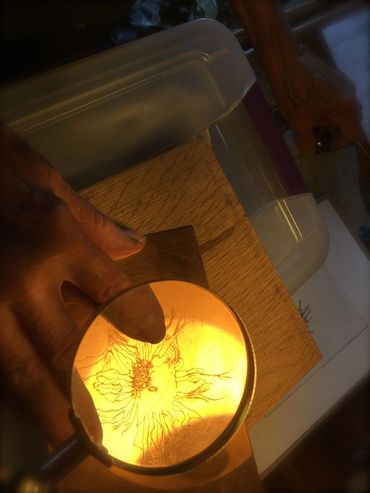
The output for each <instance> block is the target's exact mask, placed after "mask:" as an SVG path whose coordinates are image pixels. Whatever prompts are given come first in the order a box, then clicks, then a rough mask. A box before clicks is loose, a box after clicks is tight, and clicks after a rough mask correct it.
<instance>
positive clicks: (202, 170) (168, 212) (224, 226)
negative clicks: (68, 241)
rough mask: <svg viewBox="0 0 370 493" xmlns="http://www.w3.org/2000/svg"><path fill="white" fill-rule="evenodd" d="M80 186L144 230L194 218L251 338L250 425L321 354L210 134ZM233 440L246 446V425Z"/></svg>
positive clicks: (206, 260)
mask: <svg viewBox="0 0 370 493" xmlns="http://www.w3.org/2000/svg"><path fill="white" fill-rule="evenodd" d="M81 194H82V196H83V197H84V198H86V199H87V200H88V201H89V202H90V203H92V204H93V205H94V206H96V207H98V208H99V209H100V210H102V211H103V212H104V213H106V214H107V215H108V216H109V217H110V218H111V219H112V220H113V221H115V222H117V223H118V224H122V225H129V226H130V227H132V228H134V229H136V230H138V231H140V232H141V233H151V232H156V231H162V230H168V229H173V228H178V227H183V226H188V225H192V226H193V228H194V231H195V234H196V237H197V240H198V244H199V251H200V253H201V257H202V261H203V265H204V268H205V271H206V275H207V279H208V284H209V287H210V289H212V290H213V291H214V292H215V293H217V294H218V295H219V296H221V298H223V299H224V301H226V302H227V303H228V304H229V305H230V306H231V307H232V308H233V309H234V310H235V311H236V313H237V314H238V316H239V317H240V319H241V320H242V321H243V322H244V324H245V326H246V327H247V329H248V331H249V333H250V335H251V338H252V342H253V345H254V350H255V357H256V364H257V385H256V392H255V396H254V400H253V404H252V408H251V410H250V413H249V416H248V418H247V420H246V425H247V428H248V427H250V426H251V425H252V424H253V423H255V422H256V421H257V420H258V419H259V418H260V417H262V416H263V415H264V414H265V413H267V412H268V411H269V410H270V409H271V408H272V407H273V406H274V405H275V404H276V403H277V402H278V401H279V400H280V399H281V398H282V397H283V396H284V395H285V394H286V393H287V392H288V391H289V390H290V389H291V388H292V387H293V386H294V385H295V384H296V383H297V381H298V380H299V379H300V378H302V376H303V375H304V374H305V373H307V372H308V371H309V370H310V369H311V368H312V367H313V366H314V365H315V364H316V363H317V362H318V361H319V359H320V353H319V351H318V349H317V347H316V345H315V343H314V341H313V339H312V337H311V335H310V333H309V330H308V329H307V327H306V326H305V324H304V322H303V320H302V318H301V316H300V315H299V313H298V311H297V309H296V307H295V305H294V304H293V301H292V300H291V298H290V296H289V294H288V292H287V290H286V288H285V286H284V285H283V283H282V281H281V279H280V278H279V276H278V274H277V273H276V271H275V269H274V267H273V265H272V263H271V261H270V259H269V258H268V256H267V254H266V252H265V251H264V249H263V247H262V245H261V243H260V241H259V239H258V237H257V235H256V233H255V231H254V229H253V227H252V226H251V223H250V222H249V220H248V218H247V217H246V215H245V213H244V211H243V209H242V207H241V206H240V204H239V202H238V200H237V198H236V196H235V194H234V192H233V190H232V189H231V187H230V185H229V183H228V181H227V179H226V178H225V175H224V174H223V172H222V170H221V168H220V166H219V164H218V162H217V160H216V158H215V157H214V155H213V152H212V149H211V146H210V144H209V142H208V139H207V137H206V136H202V137H198V138H196V139H194V140H193V141H191V142H189V143H187V144H184V145H183V146H180V147H177V148H175V149H172V150H170V151H168V152H166V153H164V154H161V155H160V156H157V157H156V158H153V159H151V160H149V161H146V162H144V163H141V164H139V165H136V166H134V167H132V168H130V169H128V170H126V171H124V172H122V173H120V174H118V175H115V176H112V177H110V178H108V179H106V180H103V181H101V182H99V183H97V184H95V185H93V186H91V187H89V188H87V189H85V190H83V191H82V192H81ZM175 277H177V276H176V275H175ZM181 277H183V274H181V275H179V276H178V278H181ZM241 435H243V436H241ZM235 440H236V441H238V440H239V442H243V443H245V444H246V445H245V446H246V447H247V448H248V447H249V442H248V438H247V435H246V433H245V429H242V431H241V432H240V433H239V434H238V436H237V437H236V438H235ZM234 449H235V448H234ZM236 449H238V447H236ZM247 452H248V453H247ZM249 452H250V451H246V452H245V453H247V455H248V454H249ZM243 455H245V454H243ZM85 467H87V468H88V467H89V464H87V465H86V464H85ZM91 467H92V464H90V470H91ZM241 470H242V469H241ZM77 474H78V470H77ZM80 477H81V476H80ZM233 477H236V476H235V475H233ZM75 478H76V476H75ZM72 479H73V478H70V480H69V481H66V482H65V486H66V488H63V490H64V491H68V490H69V488H68V485H71V484H74V485H76V482H75V481H72V482H71V480H72ZM96 480H97V481H98V478H96ZM91 483H92V482H91V476H90V484H91ZM94 483H95V482H94ZM96 484H98V483H96ZM112 484H113V483H112ZM115 485H116V486H117V483H116V482H115ZM116 486H115V487H116ZM81 491H84V489H83V488H82V489H81ZM202 491H203V490H202Z"/></svg>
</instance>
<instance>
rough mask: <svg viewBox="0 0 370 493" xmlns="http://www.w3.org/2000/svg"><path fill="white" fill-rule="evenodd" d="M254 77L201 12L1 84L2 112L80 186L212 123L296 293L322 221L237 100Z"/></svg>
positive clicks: (231, 173) (230, 170)
mask: <svg viewBox="0 0 370 493" xmlns="http://www.w3.org/2000/svg"><path fill="white" fill-rule="evenodd" d="M254 83H255V76H254V74H253V72H252V70H251V68H250V66H249V64H248V62H247V59H246V57H245V55H244V53H243V51H242V50H241V48H240V46H239V44H238V42H237V41H236V39H235V37H234V36H233V34H232V33H231V32H230V31H229V30H228V29H226V28H225V27H224V26H222V25H221V24H219V23H217V22H215V21H210V20H199V21H195V22H192V23H188V24H184V25H182V26H179V27H177V28H174V29H171V30H168V31H164V32H161V33H159V34H156V35H153V36H150V37H148V38H144V39H141V40H139V41H136V42H134V43H131V44H129V45H125V46H121V47H117V48H114V49H112V50H108V51H106V52H103V53H100V54H98V55H94V56H92V57H89V58H86V59H83V60H81V61H78V62H75V63H72V64H70V65H66V66H63V67H60V68H58V69H56V70H53V71H51V72H48V73H45V74H42V75H40V76H37V77H34V78H32V79H29V80H26V81H23V82H21V83H18V84H14V85H11V86H9V87H6V88H4V89H2V90H1V92H0V98H1V99H0V103H1V104H0V108H1V110H0V116H1V118H2V120H4V121H5V122H6V123H7V124H9V125H10V126H11V127H12V128H14V129H15V130H16V131H17V132H18V133H19V134H21V135H22V136H23V137H24V138H25V139H26V140H27V141H28V142H29V143H30V144H31V145H32V146H33V147H34V148H35V149H36V150H38V151H39V152H40V153H41V154H43V155H44V156H45V157H46V158H47V159H48V160H49V161H50V162H51V163H53V165H54V166H55V167H57V168H58V169H59V171H60V173H61V174H62V175H63V176H64V177H65V179H66V180H67V181H68V182H69V183H70V184H71V185H72V186H74V187H75V188H78V189H80V188H83V187H85V186H87V185H89V184H91V183H94V182H96V181H97V180H99V179H102V178H104V177H106V176H109V175H112V174H114V173H116V172H119V171H122V169H124V168H126V167H128V166H130V165H132V164H134V163H136V162H139V161H142V160H144V159H147V158H149V157H151V156H153V155H155V154H158V153H160V152H162V151H164V150H165V149H168V148H170V147H173V146H175V145H178V144H181V143H183V142H186V141H188V140H189V139H191V138H192V137H194V136H196V135H198V134H199V133H200V132H201V131H202V130H204V129H207V128H209V127H210V136H211V141H212V144H213V147H214V150H215V154H216V156H217V158H218V159H219V161H220V163H221V165H222V166H223V168H224V171H225V173H226V175H227V176H228V178H229V180H230V182H231V185H232V186H233V188H234V190H235V192H236V194H237V195H238V197H239V200H240V202H241V204H242V205H243V207H244V208H245V210H246V212H247V213H248V215H249V216H250V217H252V220H253V222H254V224H255V227H256V229H257V231H258V232H259V234H260V236H261V240H262V242H263V244H264V246H265V247H266V250H267V252H268V254H269V255H270V257H271V258H272V260H273V262H274V264H275V266H276V268H277V269H278V271H279V273H280V274H281V276H282V278H283V280H284V281H285V283H286V284H287V286H288V288H289V289H290V291H291V292H293V291H294V290H295V289H296V288H297V287H298V286H299V285H300V284H302V283H303V282H304V281H305V280H306V279H307V277H309V275H310V274H312V273H313V272H314V271H315V270H316V269H317V268H318V267H319V266H320V265H321V263H322V261H323V259H324V258H325V255H326V251H327V237H326V230H325V226H324V224H323V222H322V221H321V219H320V216H319V214H318V212H317V210H316V205H315V203H314V200H313V199H312V198H308V197H307V196H305V198H303V199H298V198H295V199H292V198H289V199H287V200H285V199H286V195H287V192H286V190H285V188H284V186H283V185H282V182H281V180H280V177H279V175H278V174H277V172H276V171H275V169H274V166H273V165H272V161H271V159H270V156H269V155H268V154H267V153H266V150H265V147H264V145H263V143H262V141H261V139H260V135H259V133H258V131H257V130H256V128H255V127H254V125H253V122H252V121H251V120H250V118H249V117H248V114H247V113H246V111H245V109H244V108H243V107H242V106H241V105H240V103H241V102H242V100H243V98H244V96H245V94H246V93H247V91H248V90H249V89H250V88H251V87H252V86H253V84H254ZM238 105H239V106H238ZM233 110H235V111H233ZM280 199H283V202H281V203H280V202H276V201H277V200H280ZM302 204H304V206H303V205H302ZM288 210H289V213H288V212H287V211H288ZM283 211H285V212H284V213H283ZM308 225H309V226H308ZM298 232H299V233H298ZM281 242H282V243H281ZM293 245H294V246H293ZM283 252H284V253H283Z"/></svg>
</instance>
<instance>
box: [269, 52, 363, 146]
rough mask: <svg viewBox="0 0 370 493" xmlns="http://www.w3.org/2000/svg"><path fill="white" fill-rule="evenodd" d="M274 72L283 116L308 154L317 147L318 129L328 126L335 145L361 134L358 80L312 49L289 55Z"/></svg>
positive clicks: (275, 88)
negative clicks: (356, 89)
mask: <svg viewBox="0 0 370 493" xmlns="http://www.w3.org/2000/svg"><path fill="white" fill-rule="evenodd" d="M284 63H285V65H284V64H283V65H281V67H280V71H281V72H280V74H279V75H277V72H273V73H272V75H271V76H270V82H271V85H272V89H273V91H274V93H275V95H276V98H277V102H278V105H279V108H280V111H281V112H282V114H283V116H284V117H285V118H286V120H287V121H288V123H289V125H290V127H291V129H292V130H293V132H294V135H295V138H296V141H297V144H298V146H299V148H300V149H301V151H302V152H303V153H305V154H313V153H314V152H315V151H316V150H319V149H317V147H316V145H317V142H316V140H317V136H316V135H315V129H316V128H321V129H325V130H326V131H327V133H328V135H329V136H330V139H329V140H330V147H331V148H333V149H335V148H338V147H342V146H344V145H346V144H349V143H352V142H354V141H355V140H356V139H358V138H360V136H361V134H362V130H361V125H360V121H361V107H360V105H359V103H358V102H357V100H356V92H355V86H354V84H353V83H352V82H351V81H350V80H349V79H348V78H347V77H346V76H345V75H344V74H342V73H341V72H339V71H338V70H335V69H334V68H331V67H329V66H327V65H325V64H324V63H323V62H322V61H321V60H319V59H318V58H317V57H316V56H314V55H313V54H312V53H310V52H309V51H307V50H305V51H304V52H303V53H302V54H301V55H300V56H298V55H296V56H294V57H293V58H291V57H289V58H288V59H287V60H286V61H285V62H284Z"/></svg>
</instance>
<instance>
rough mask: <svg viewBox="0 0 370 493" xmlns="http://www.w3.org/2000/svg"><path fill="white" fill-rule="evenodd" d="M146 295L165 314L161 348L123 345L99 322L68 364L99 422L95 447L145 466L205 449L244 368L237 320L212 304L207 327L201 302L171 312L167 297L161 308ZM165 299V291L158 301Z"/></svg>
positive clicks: (231, 404) (227, 415)
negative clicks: (100, 433)
mask: <svg viewBox="0 0 370 493" xmlns="http://www.w3.org/2000/svg"><path fill="white" fill-rule="evenodd" d="M178 284H180V283H178ZM197 289H198V290H200V288H197ZM154 291H155V292H156V295H157V297H158V299H159V301H160V302H161V304H162V306H163V308H164V313H165V315H166V327H167V334H166V337H165V339H164V340H163V341H162V342H161V343H159V344H149V343H143V342H140V341H136V340H133V339H130V338H128V337H126V336H124V335H123V334H122V333H121V332H118V331H117V330H116V329H115V328H114V327H113V326H112V325H111V324H110V323H109V322H108V321H107V320H106V319H105V318H104V317H103V316H99V317H98V318H97V319H96V320H95V321H94V323H93V324H92V326H91V327H90V328H89V331H88V332H87V334H86V337H85V339H84V343H83V344H82V345H81V347H80V349H79V352H78V354H77V357H76V361H75V366H76V368H77V369H78V371H79V373H80V375H81V377H82V379H83V381H84V382H85V385H86V387H87V389H88V390H89V392H90V394H91V396H92V398H93V401H94V404H95V406H96V409H97V412H98V415H99V417H100V420H101V423H102V427H103V445H104V446H105V447H106V448H107V449H108V451H109V453H110V455H112V456H114V457H116V458H117V459H120V460H122V461H124V462H128V463H131V464H136V465H142V466H146V467H148V466H151V467H161V466H169V465H173V464H176V463H179V462H182V461H184V460H186V459H189V458H190V457H192V456H194V455H196V454H197V453H200V452H201V451H202V450H204V449H205V448H206V447H207V446H209V445H210V444H211V443H213V442H214V441H215V440H216V439H217V437H218V436H219V435H220V434H221V433H222V431H223V430H224V429H225V428H226V427H227V425H228V424H229V423H230V420H231V419H232V417H233V416H234V414H235V412H236V410H237V408H238V406H239V404H240V400H241V398H242V395H243V391H244V388H245V385H246V378H247V370H248V368H247V357H246V350H245V345H244V339H243V337H242V335H241V334H240V330H239V327H238V322H237V321H236V319H235V317H234V316H233V315H232V314H231V312H230V311H228V309H227V310H226V312H225V308H224V305H222V304H221V302H220V301H219V300H217V299H216V301H217V303H215V306H214V307H213V309H212V310H211V313H210V315H209V317H208V318H209V319H210V320H211V322H212V323H210V322H209V321H208V320H207V317H206V316H205V314H204V313H203V311H204V309H205V308H211V307H209V306H207V304H205V303H201V309H200V310H196V309H195V310H194V309H193V310H190V306H188V305H189V299H188V298H186V300H185V299H183V300H182V303H181V302H180V306H179V307H178V308H179V309H178V310H176V308H174V306H173V305H174V300H173V299H171V300H170V301H171V302H170V306H169V307H168V306H167V307H166V306H164V305H165V303H164V302H163V292H160V291H158V290H157V291H156V290H155V289H154ZM202 293H203V294H204V296H206V295H207V296H208V297H210V296H211V295H210V294H209V293H208V292H207V291H205V290H202ZM164 294H165V293H164ZM196 294H198V298H199V293H196ZM203 294H202V296H203ZM171 297H173V290H172V291H171V296H169V294H168V293H167V296H165V298H166V299H168V298H171ZM207 302H209V300H208V299H207ZM166 308H167V309H166ZM184 308H185V311H184ZM215 308H217V309H219V310H221V308H222V310H223V313H222V315H220V316H219V317H218V316H217V313H215ZM186 310H188V312H189V314H188V316H187V315H186ZM179 314H181V316H180V317H179V316H178V315H179ZM218 319H219V320H220V322H221V325H220V324H217V323H215V321H216V320H218Z"/></svg>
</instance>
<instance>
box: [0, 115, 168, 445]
mask: <svg viewBox="0 0 370 493" xmlns="http://www.w3.org/2000/svg"><path fill="white" fill-rule="evenodd" d="M144 245H145V237H143V236H142V235H140V234H138V233H136V232H134V231H131V230H129V229H121V228H119V227H118V226H116V225H115V224H113V223H112V222H111V221H110V220H109V219H108V218H107V217H106V216H104V215H103V214H102V213H100V212H99V211H97V210H96V209H95V208H94V207H92V206H91V205H90V204H88V203H87V202H85V201H84V200H82V199H81V198H80V197H79V196H78V195H77V194H76V193H75V192H74V191H73V190H72V189H71V188H70V187H69V186H68V185H67V184H66V183H65V182H64V181H63V179H62V178H61V176H60V175H59V173H58V172H57V171H56V170H55V169H54V168H53V167H52V166H51V165H50V164H49V163H48V162H47V161H46V160H45V159H44V158H43V157H41V156H40V155H39V154H37V153H36V152H35V151H34V150H33V149H31V147H30V146H28V145H27V144H26V143H25V142H24V141H23V140H22V139H21V138H20V137H19V136H18V135H16V134H15V133H14V132H12V131H11V130H9V129H8V128H7V127H5V126H4V125H1V126H0V376H1V379H2V381H3V382H5V383H6V385H7V387H8V388H9V389H10V390H11V391H12V392H13V393H14V394H16V395H17V397H18V398H19V399H20V400H21V401H22V402H23V404H24V405H25V406H26V408H27V409H28V410H29V411H30V413H31V414H32V415H33V416H34V417H35V418H36V420H37V421H38V422H39V423H40V425H41V426H42V428H43V429H44V430H45V432H46V434H47V436H48V438H49V440H50V441H51V442H52V443H54V444H56V443H59V442H61V441H62V440H64V439H65V438H67V437H68V436H69V435H70V434H71V433H72V428H71V425H70V422H69V419H68V410H69V407H70V405H69V402H68V399H67V395H68V390H69V386H70V375H71V369H72V363H73V357H74V354H75V351H76V349H77V347H78V344H79V342H80V340H81V337H82V335H83V329H82V327H81V324H78V323H77V322H76V320H75V318H74V317H73V316H72V315H71V310H70V309H68V308H69V307H70V305H71V304H72V305H73V307H74V311H75V312H81V313H82V315H83V317H84V319H86V318H87V317H88V316H89V315H91V313H92V312H93V311H94V310H96V308H97V307H98V306H99V305H101V304H102V303H105V302H106V301H108V300H110V299H112V298H113V297H114V296H115V295H116V294H117V293H119V292H120V291H122V290H123V289H126V288H128V287H129V286H130V279H129V278H128V276H127V275H126V274H125V273H124V272H123V271H122V270H121V269H120V268H118V267H117V265H116V263H115V262H114V260H113V259H118V258H122V257H126V256H129V255H133V254H135V253H137V252H139V251H140V250H142V248H143V247H144ZM66 283H67V284H66ZM66 299H67V302H66ZM136 305H137V306H136ZM76 308H77V310H76ZM126 309H127V313H129V317H128V320H129V322H128V323H125V322H126V321H125V320H122V323H123V325H124V331H125V332H126V333H128V335H130V336H132V337H136V338H138V339H141V340H144V341H150V342H159V341H160V340H161V339H162V338H163V336H164V334H165V326H164V319H163V313H162V310H161V308H160V306H159V304H158V302H157V300H156V299H155V297H154V294H153V293H152V292H151V291H150V289H149V288H148V287H143V288H141V290H140V296H138V297H137V298H135V300H132V297H131V300H130V306H127V307H124V309H123V310H121V317H123V318H124V313H125V310H126ZM133 312H134V313H137V317H136V318H135V317H133V316H132V313H133ZM122 314H123V315H122ZM87 401H88V399H86V402H87ZM90 414H91V418H92V421H94V419H95V418H94V410H93V409H92V410H91V413H90ZM98 428H99V427H98V426H97V427H96V429H98ZM98 434H99V430H98ZM97 438H99V437H97Z"/></svg>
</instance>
